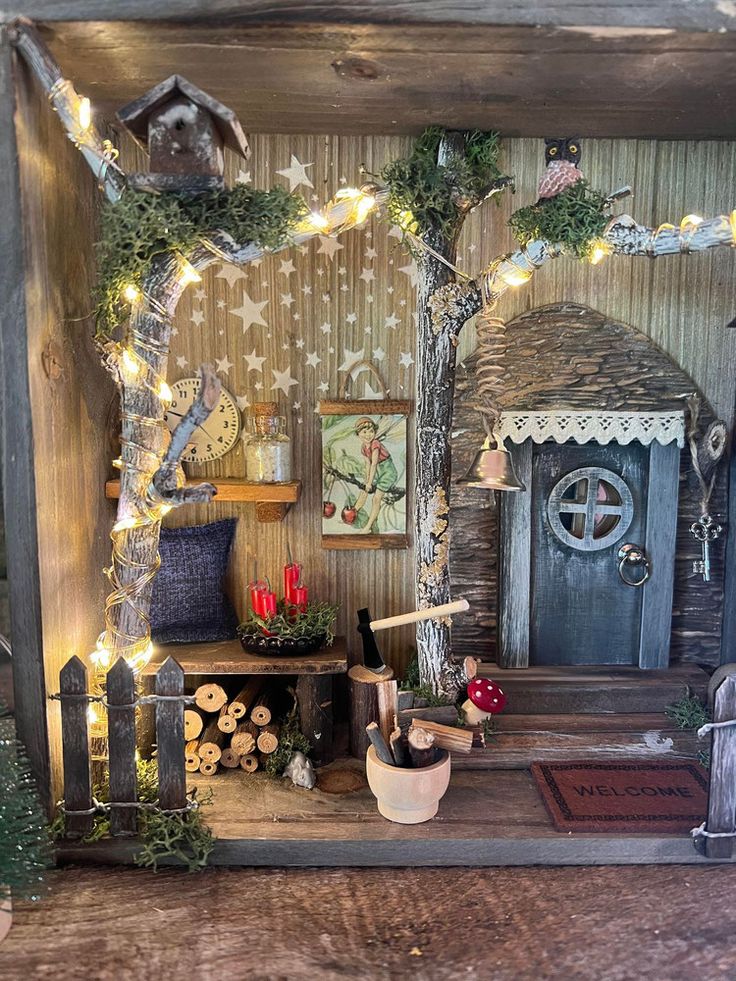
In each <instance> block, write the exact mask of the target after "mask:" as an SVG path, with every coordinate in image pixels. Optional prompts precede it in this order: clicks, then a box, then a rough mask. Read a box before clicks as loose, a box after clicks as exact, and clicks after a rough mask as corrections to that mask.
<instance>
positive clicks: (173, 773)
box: [156, 657, 187, 811]
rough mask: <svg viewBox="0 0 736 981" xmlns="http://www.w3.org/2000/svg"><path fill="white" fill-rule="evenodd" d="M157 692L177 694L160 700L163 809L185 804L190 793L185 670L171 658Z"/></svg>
mask: <svg viewBox="0 0 736 981" xmlns="http://www.w3.org/2000/svg"><path fill="white" fill-rule="evenodd" d="M156 694H157V695H163V696H169V697H171V696H173V697H175V698H178V701H169V700H168V698H167V699H164V700H162V701H159V702H156V746H157V754H158V799H159V806H160V807H161V809H162V810H164V811H168V810H176V809H177V808H179V807H184V805H185V804H186V796H187V782H186V771H185V769H184V702H183V701H182V700H181V696H182V695H183V694H184V669H183V668H182V667H181V665H180V664H179V662H178V661H175V660H174V658H173V657H167V658H166V660H165V661H164V663H163V664H162V665H161V667H160V668H159V669H158V672H157V674H156Z"/></svg>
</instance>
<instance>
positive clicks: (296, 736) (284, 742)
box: [263, 712, 312, 777]
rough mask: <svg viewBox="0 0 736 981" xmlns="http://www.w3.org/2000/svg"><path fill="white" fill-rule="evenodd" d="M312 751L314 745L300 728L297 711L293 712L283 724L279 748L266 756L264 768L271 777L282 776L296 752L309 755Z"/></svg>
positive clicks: (280, 731)
mask: <svg viewBox="0 0 736 981" xmlns="http://www.w3.org/2000/svg"><path fill="white" fill-rule="evenodd" d="M311 751H312V746H311V744H310V742H309V740H308V739H307V737H306V736H305V735H304V733H302V732H301V731H300V730H299V722H298V719H297V716H296V712H293V713H292V714H291V715H290V716H289V717H288V718H287V719H286V721H285V722H284V723H283V725H282V726H281V729H280V730H279V745H278V748H277V749H276V751H275V752H273V753H269V755H268V756H267V757H266V762H265V763H264V764H263V769H264V771H265V772H266V773H267V774H268V775H269V777H280V776H281V775H282V774H283V772H284V770H285V769H286V767H287V766H288V765H289V760H290V759H291V757H292V755H293V754H294V753H297V752H299V753H304V755H305V756H309V754H310V752H311Z"/></svg>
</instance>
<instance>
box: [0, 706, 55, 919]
mask: <svg viewBox="0 0 736 981" xmlns="http://www.w3.org/2000/svg"><path fill="white" fill-rule="evenodd" d="M50 860H51V846H50V841H49V835H48V830H47V827H46V816H45V815H44V812H43V808H42V807H41V802H40V800H39V797H38V791H37V789H36V785H35V783H34V780H33V777H32V776H31V771H30V766H29V764H28V761H27V759H26V757H25V754H24V752H23V747H22V746H21V745H20V743H19V742H18V740H17V739H16V738H15V726H14V724H13V720H12V719H11V718H10V716H9V715H8V712H7V709H6V708H5V706H4V705H2V704H1V703H0V902H2V901H3V900H5V899H7V898H8V895H9V893H12V895H13V898H14V899H38V898H39V895H40V892H41V884H42V881H43V874H44V869H46V868H47V867H48V865H49V864H50Z"/></svg>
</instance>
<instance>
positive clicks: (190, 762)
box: [184, 739, 201, 773]
mask: <svg viewBox="0 0 736 981" xmlns="http://www.w3.org/2000/svg"><path fill="white" fill-rule="evenodd" d="M198 748H199V740H198V739H190V740H189V741H188V742H187V744H186V746H185V747H184V769H185V770H186V771H187V772H188V773H196V772H197V770H198V769H199V764H200V763H201V760H200V757H199V753H198V752H197V750H198Z"/></svg>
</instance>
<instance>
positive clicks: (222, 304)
mask: <svg viewBox="0 0 736 981" xmlns="http://www.w3.org/2000/svg"><path fill="white" fill-rule="evenodd" d="M226 306H227V303H225V301H224V300H218V301H217V309H218V310H224V309H225V307H226Z"/></svg>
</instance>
